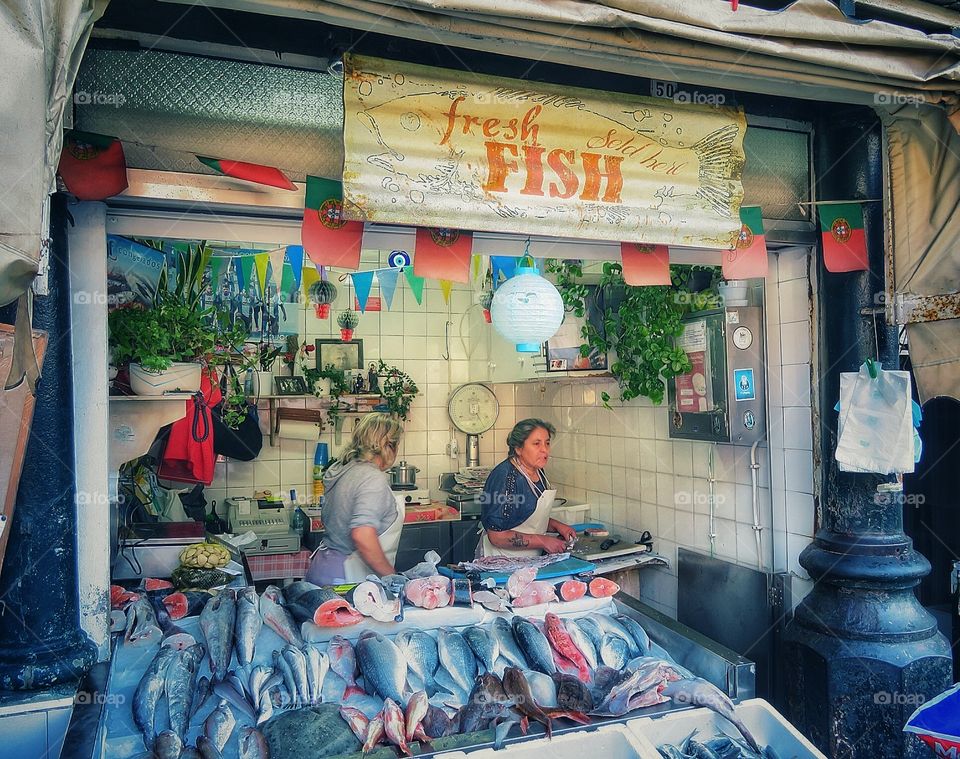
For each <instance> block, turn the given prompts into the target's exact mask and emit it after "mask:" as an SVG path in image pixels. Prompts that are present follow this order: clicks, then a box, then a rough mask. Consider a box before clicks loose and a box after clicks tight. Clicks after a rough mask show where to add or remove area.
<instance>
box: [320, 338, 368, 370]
mask: <svg viewBox="0 0 960 759" xmlns="http://www.w3.org/2000/svg"><path fill="white" fill-rule="evenodd" d="M316 346H317V369H323V367H325V366H326V365H327V364H333V365H334V366H335V367H336V368H337V369H341V370H342V371H345V372H355V371H357V370H359V369H364V368H365V367H364V366H363V340H317V341H316Z"/></svg>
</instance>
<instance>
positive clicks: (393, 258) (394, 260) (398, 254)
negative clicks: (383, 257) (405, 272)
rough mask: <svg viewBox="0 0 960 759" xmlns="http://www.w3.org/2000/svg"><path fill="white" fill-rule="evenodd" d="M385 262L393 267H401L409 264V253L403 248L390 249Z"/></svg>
mask: <svg viewBox="0 0 960 759" xmlns="http://www.w3.org/2000/svg"><path fill="white" fill-rule="evenodd" d="M387 262H388V263H389V264H390V266H391V268H393V269H402V268H403V267H404V266H409V265H410V254H409V253H407V251H405V250H391V251H390V257H389V258H388V259H387Z"/></svg>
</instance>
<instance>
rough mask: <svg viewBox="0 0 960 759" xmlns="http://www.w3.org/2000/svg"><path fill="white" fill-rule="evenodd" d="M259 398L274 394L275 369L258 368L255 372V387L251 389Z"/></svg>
mask: <svg viewBox="0 0 960 759" xmlns="http://www.w3.org/2000/svg"><path fill="white" fill-rule="evenodd" d="M251 392H252V393H253V394H254V395H255V396H257V397H258V398H260V397H263V396H265V395H272V394H273V371H266V372H265V371H263V370H261V369H258V370H257V371H255V372H254V373H253V389H252V391H251Z"/></svg>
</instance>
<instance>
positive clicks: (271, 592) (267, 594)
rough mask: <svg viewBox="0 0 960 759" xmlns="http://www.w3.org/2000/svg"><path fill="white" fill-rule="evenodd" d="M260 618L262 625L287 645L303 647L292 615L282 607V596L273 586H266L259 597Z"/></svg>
mask: <svg viewBox="0 0 960 759" xmlns="http://www.w3.org/2000/svg"><path fill="white" fill-rule="evenodd" d="M260 616H261V618H262V619H263V623H264V624H265V625H266V626H267V627H269V628H270V629H271V630H273V631H274V632H275V633H276V634H277V635H279V636H280V637H281V638H283V639H284V640H285V641H286V642H287V643H289V644H291V645H293V646H297V647H300V646H302V645H303V636H302V635H300V630H299V628H298V626H297V623H296V622H294V620H293V615H292V614H291V613H290V611H289V610H288V609H287V607H286V606H284V605H283V595H282V594H281V593H280V589H279V588H277V587H276V586H274V585H268V586H267V587H266V589H265V590H264V591H263V595H261V596H260Z"/></svg>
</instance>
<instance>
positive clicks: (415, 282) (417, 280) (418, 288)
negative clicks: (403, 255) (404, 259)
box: [403, 266, 423, 304]
mask: <svg viewBox="0 0 960 759" xmlns="http://www.w3.org/2000/svg"><path fill="white" fill-rule="evenodd" d="M403 273H404V274H405V275H406V276H407V284H409V285H410V289H411V290H412V291H413V297H414V298H416V299H417V304H421V303H423V277H418V276H417V275H416V274H414V273H413V267H412V266H405V267H404V269H403Z"/></svg>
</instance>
